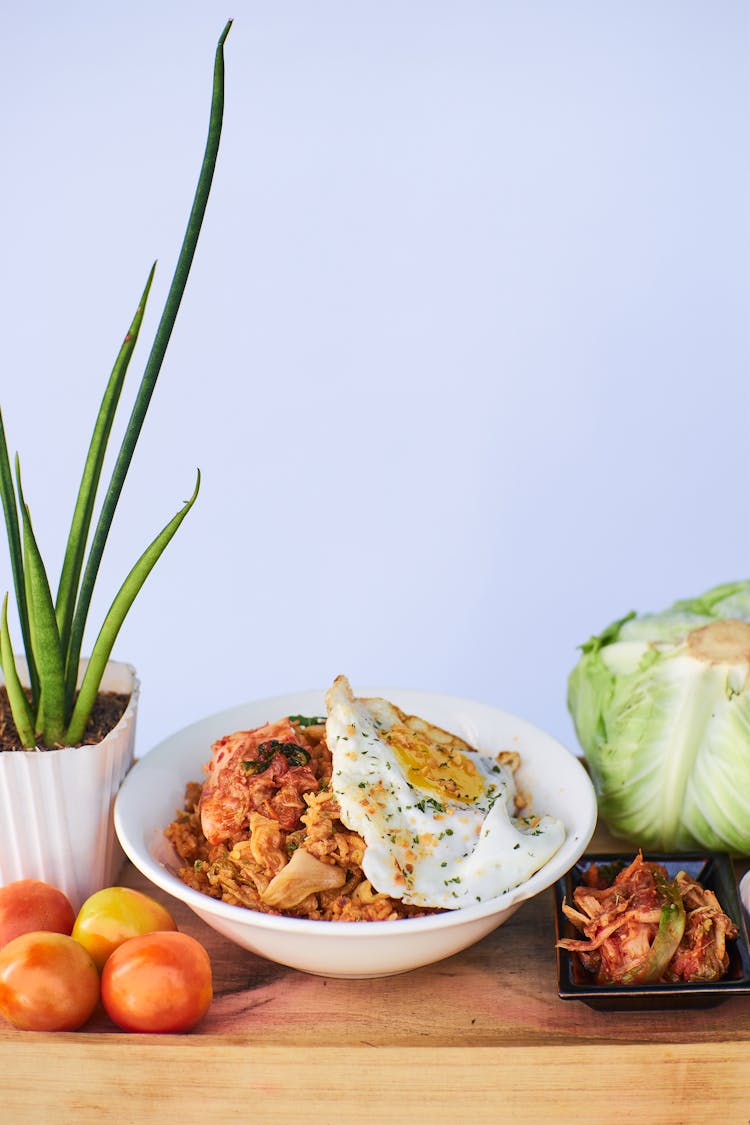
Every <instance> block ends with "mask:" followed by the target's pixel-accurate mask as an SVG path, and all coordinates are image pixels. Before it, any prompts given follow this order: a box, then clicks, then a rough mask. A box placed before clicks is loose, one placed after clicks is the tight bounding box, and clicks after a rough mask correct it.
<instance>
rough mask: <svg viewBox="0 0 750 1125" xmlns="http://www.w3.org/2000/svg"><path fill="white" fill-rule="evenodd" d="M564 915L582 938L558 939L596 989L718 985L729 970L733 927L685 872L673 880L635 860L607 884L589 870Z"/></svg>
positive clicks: (598, 870)
mask: <svg viewBox="0 0 750 1125" xmlns="http://www.w3.org/2000/svg"><path fill="white" fill-rule="evenodd" d="M562 909H563V912H564V914H565V916H566V918H568V919H569V920H570V921H571V922H572V924H573V926H574V927H575V928H576V929H577V930H578V931H579V932H580V933H581V934H582V935H583V937H582V938H580V939H578V938H564V939H563V940H561V941H559V942H558V945H559V947H560V948H561V949H567V950H569V951H570V952H572V953H574V954H576V955H577V956H578V958H579V960H580V963H581V965H582V966H583V968H584V969H585V970H586V972H588V973H589V974H590V975H591V976H592V978H593V979H594V981H595V982H596V983H597V984H653V983H656V982H665V983H672V984H675V983H677V982H682V983H687V982H697V981H707V982H708V981H717V980H720V979H721V978H722V977H723V976H724V975H725V973H726V971H727V969H728V967H729V954H728V952H727V945H726V943H727V940H728V939H731V938H735V937H736V936H737V927H736V926H735V924H734V923H733V922H732V920H731V918H729V917H728V916H727V915H726V914H725V913H724V911H723V910H722V908H721V906H720V904H719V901H718V899H717V898H716V895H715V894H714V893H713V891H710V890H708V889H707V888H705V887H703V886H701V884H700V883H698V882H696V881H695V880H694V879H691V878H690V877H689V876H688V875H687V874H686V873H685V872H684V871H678V872H677V874H676V875H675V877H674V879H670V878H669V877H668V874H667V871H666V869H665V868H664V867H663V866H662V865H661V864H659V863H653V862H649V861H647V860H644V858H643V855H642V853H640V852H639V853H638V855H637V856H636V857H635V859H634V860H633V862H632V863H631V864H630V865H629V866H627V867H626V868H625V869H624V870H622V871H620V873H619V874H618V875H617V876H616V877H615V878H614V880H612V879H611V878H609V877H608V872H607V870H606V868H605V866H604V865H602V866H598V865H597V864H595V863H592V865H591V866H590V867H589V868H588V870H587V871H586V873H585V875H584V881H583V883H581V885H580V886H578V887H576V888H575V890H574V892H573V905H570V904H569V903H567V902H564V903H563V907H562Z"/></svg>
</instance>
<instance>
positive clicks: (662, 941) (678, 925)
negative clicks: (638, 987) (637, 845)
mask: <svg viewBox="0 0 750 1125" xmlns="http://www.w3.org/2000/svg"><path fill="white" fill-rule="evenodd" d="M656 885H657V886H658V887H659V889H660V890H661V892H662V893H663V895H664V896H665V901H664V904H663V906H662V910H661V919H660V921H659V929H658V930H657V932H656V937H655V938H654V940H653V942H652V944H651V949H650V950H649V953H648V956H647V957H646V960H645V962H644V963H643V964H642V965H641V967H640V968H638V969H633V970H632V971H631V972H630V973H626V974H625V976H624V977H623V983H624V984H653V983H654V982H655V981H658V980H660V979H661V977H662V975H663V973H664V970H665V969H666V967H667V965H668V964H669V962H670V961H671V960H672V958H673V957H674V955H675V953H676V951H677V947H678V945H679V944H680V942H681V941H682V935H683V934H684V932H685V905H684V903H683V901H682V895H681V894H680V890H679V887H678V886H677V884H676V883H673V882H669V881H667V880H666V879H663V878H660V877H659V876H656Z"/></svg>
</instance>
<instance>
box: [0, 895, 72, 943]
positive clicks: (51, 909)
mask: <svg viewBox="0 0 750 1125" xmlns="http://www.w3.org/2000/svg"><path fill="white" fill-rule="evenodd" d="M75 917H76V915H75V910H74V909H73V907H72V906H71V904H70V899H69V898H68V897H67V895H64V894H63V892H62V891H58V889H57V887H52V886H50V884H49V883H42V882H40V881H39V880H38V879H18V880H17V881H16V882H15V883H6V884H5V886H4V887H0V949H2V948H3V946H5V945H7V944H8V942H9V941H12V940H13V938H15V937H18V936H19V934H27V933H29V932H31V931H32V930H51V931H53V932H54V933H57V934H69V933H70V931H71V930H72V929H73V923H74V922H75Z"/></svg>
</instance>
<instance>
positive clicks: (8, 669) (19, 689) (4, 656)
mask: <svg viewBox="0 0 750 1125" xmlns="http://www.w3.org/2000/svg"><path fill="white" fill-rule="evenodd" d="M0 660H1V661H2V665H3V675H4V676H5V690H6V691H7V693H8V702H9V703H10V710H11V714H12V715H13V722H14V723H15V726H16V732H17V734H18V737H19V740H20V742H21V745H22V746H25V747H26V748H27V749H29V750H31V749H33V747H34V746H35V745H36V732H35V730H34V715H33V713H32V710H31V707H30V706H29V701H28V699H27V698H26V693H25V692H24V690H23V685H22V684H21V681H20V679H19V676H18V669H17V668H16V661H15V657H14V656H13V645H12V643H11V639H10V631H9V629H8V595H7V594H6V595H5V597H4V599H3V616H2V623H1V624H0Z"/></svg>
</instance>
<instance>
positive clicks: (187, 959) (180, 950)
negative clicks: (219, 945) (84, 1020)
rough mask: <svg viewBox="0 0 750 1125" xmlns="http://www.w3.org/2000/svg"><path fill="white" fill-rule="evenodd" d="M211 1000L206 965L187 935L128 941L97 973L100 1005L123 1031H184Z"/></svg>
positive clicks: (148, 936) (157, 935) (199, 947)
mask: <svg viewBox="0 0 750 1125" xmlns="http://www.w3.org/2000/svg"><path fill="white" fill-rule="evenodd" d="M212 997H213V981H212V975H211V961H210V959H209V956H208V953H207V952H206V950H205V949H204V948H203V946H202V945H201V943H200V942H199V941H196V940H195V938H192V937H190V935H189V934H183V933H178V932H174V931H173V932H166V933H153V934H143V935H142V936H141V937H134V938H131V939H130V940H129V941H126V942H123V944H122V945H121V946H119V947H118V948H117V949H116V950H115V951H114V953H112V954H111V955H110V957H109V958H108V960H107V962H106V964H105V966H104V970H103V972H102V1002H103V1004H104V1007H105V1009H106V1011H107V1014H108V1015H109V1016H110V1018H111V1019H113V1020H114V1022H115V1023H116V1024H117V1025H118V1027H121V1028H123V1029H124V1030H125V1031H156V1032H164V1033H168V1032H175V1031H189V1030H190V1028H191V1027H194V1026H195V1024H196V1023H197V1022H198V1020H199V1019H201V1018H202V1017H203V1016H204V1015H205V1014H206V1012H207V1011H208V1008H209V1006H210V1004H211V1000H212Z"/></svg>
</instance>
